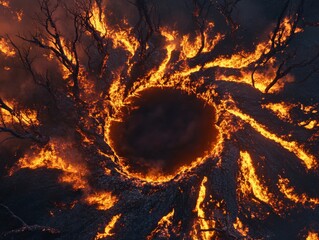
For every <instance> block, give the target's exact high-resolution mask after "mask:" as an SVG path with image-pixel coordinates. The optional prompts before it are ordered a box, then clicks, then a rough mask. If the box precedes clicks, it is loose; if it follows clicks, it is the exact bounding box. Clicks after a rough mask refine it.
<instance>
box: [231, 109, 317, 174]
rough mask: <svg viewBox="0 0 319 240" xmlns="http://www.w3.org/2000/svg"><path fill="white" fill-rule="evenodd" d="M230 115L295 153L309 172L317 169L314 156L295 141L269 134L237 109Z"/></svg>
mask: <svg viewBox="0 0 319 240" xmlns="http://www.w3.org/2000/svg"><path fill="white" fill-rule="evenodd" d="M227 111H228V112H229V113H231V114H233V115H235V116H237V117H239V118H241V119H242V120H243V121H245V122H246V123H248V124H249V125H250V126H251V127H253V128H254V129H255V130H256V131H257V132H259V133H260V134H261V135H263V136H264V137H265V138H268V139H270V140H272V141H274V142H276V143H278V144H280V145H281V146H282V147H283V148H285V149H286V150H288V151H289V152H291V153H294V154H295V155H296V156H297V157H298V158H299V159H300V160H301V161H302V163H303V164H304V165H305V166H306V168H307V169H308V170H310V169H316V168H317V167H318V163H317V160H316V158H315V157H314V156H312V155H311V154H309V153H307V152H306V151H305V150H303V149H302V147H301V146H300V145H299V144H298V143H297V142H295V141H292V142H288V141H286V140H283V139H282V138H280V137H278V136H277V135H276V134H274V133H271V132H269V131H268V130H267V129H266V127H265V126H263V125H262V124H260V123H258V122H257V121H256V120H255V119H253V118H252V117H250V116H249V115H247V114H245V113H242V112H241V111H240V110H239V109H237V108H236V107H234V108H232V109H228V110H227Z"/></svg>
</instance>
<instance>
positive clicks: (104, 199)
mask: <svg viewBox="0 0 319 240" xmlns="http://www.w3.org/2000/svg"><path fill="white" fill-rule="evenodd" d="M85 201H86V203H87V204H89V205H94V206H96V208H97V209H98V210H103V211H106V210H108V209H110V208H111V207H113V206H114V205H115V204H116V202H117V198H116V197H114V196H113V195H112V193H110V192H99V193H93V194H90V195H89V196H87V197H86V199H85Z"/></svg>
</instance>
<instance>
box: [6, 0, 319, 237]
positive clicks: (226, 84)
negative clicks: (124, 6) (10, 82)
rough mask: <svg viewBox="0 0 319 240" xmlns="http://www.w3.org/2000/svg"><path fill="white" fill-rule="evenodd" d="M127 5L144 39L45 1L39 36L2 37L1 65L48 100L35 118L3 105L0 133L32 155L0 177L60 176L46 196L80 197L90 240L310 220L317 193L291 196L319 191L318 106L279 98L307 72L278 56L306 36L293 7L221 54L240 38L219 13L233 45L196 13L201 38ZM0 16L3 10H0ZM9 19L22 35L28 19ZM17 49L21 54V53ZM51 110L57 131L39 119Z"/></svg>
mask: <svg viewBox="0 0 319 240" xmlns="http://www.w3.org/2000/svg"><path fill="white" fill-rule="evenodd" d="M138 2H139V1H136V4H135V5H134V4H133V5H134V6H135V7H137V8H138V10H139V14H140V16H142V17H141V19H140V22H139V23H141V22H142V21H145V26H148V27H149V28H150V29H148V30H147V31H145V29H142V30H141V29H139V27H140V26H139V25H138V24H137V25H136V26H135V27H132V23H131V20H130V19H124V20H123V21H120V22H116V17H115V16H114V15H115V13H112V12H111V11H110V10H109V8H108V7H110V6H111V2H110V1H88V3H85V4H81V3H80V2H79V1H75V2H74V3H72V4H75V5H72V4H71V5H70V6H68V5H67V4H66V5H65V6H64V5H59V3H58V2H57V3H56V5H54V4H52V2H51V1H48V0H44V1H42V2H41V5H40V6H41V7H40V9H41V13H42V15H43V16H42V15H41V16H42V18H44V19H45V24H42V25H41V24H40V26H39V27H41V26H42V28H43V27H44V28H43V30H42V31H43V32H41V33H37V34H34V35H31V36H19V37H18V38H17V39H18V40H17V39H15V38H13V37H9V36H8V37H7V38H5V37H2V36H1V38H0V55H1V56H2V57H3V58H4V59H6V60H8V62H9V60H10V59H15V58H16V57H19V59H20V60H21V62H22V64H23V66H24V68H25V70H26V71H27V72H28V74H29V75H30V79H32V80H33V82H34V83H33V84H35V85H37V86H38V87H39V88H43V89H45V91H46V94H47V95H50V96H51V97H52V99H53V100H52V101H51V102H50V106H49V107H44V108H41V109H38V108H37V106H39V105H36V104H33V105H32V104H29V103H28V102H26V103H25V105H23V103H20V102H19V101H18V100H17V99H14V98H12V97H10V94H8V95H5V96H4V97H2V96H1V98H0V122H1V125H0V130H1V132H3V133H5V134H7V135H10V136H11V135H12V136H14V137H16V138H20V139H24V140H27V141H31V142H32V141H34V142H35V144H30V145H31V146H32V147H30V149H29V150H26V151H24V152H23V153H24V155H23V156H21V157H20V158H19V159H18V160H17V161H16V162H15V164H13V166H10V170H9V171H8V172H9V174H8V176H7V177H8V178H9V179H10V178H14V177H15V176H16V175H17V173H19V171H21V170H22V169H28V170H30V171H31V172H34V173H36V172H37V171H39V170H40V169H47V170H50V171H56V172H58V174H59V177H58V179H57V184H58V185H61V186H69V187H70V188H71V190H70V191H72V192H76V193H78V194H79V195H80V197H78V198H77V200H76V201H74V204H72V207H71V209H70V211H82V210H81V208H82V209H83V208H86V209H89V210H88V211H92V212H93V213H92V216H95V217H92V218H94V220H91V221H92V222H90V224H89V226H88V228H90V230H88V232H90V233H85V234H88V235H86V236H90V238H91V239H109V238H111V239H112V238H118V239H128V238H129V237H133V238H134V237H137V235H138V234H141V235H140V236H138V237H140V238H141V239H157V238H164V239H169V238H172V239H174V238H180V239H184V238H187V237H189V236H191V238H192V239H199V240H206V239H207V240H209V239H225V238H235V239H237V238H248V239H250V238H251V239H256V238H261V239H262V238H267V236H275V235H271V234H272V232H267V231H268V229H263V231H260V232H258V231H259V229H260V227H261V226H260V224H261V223H262V222H265V223H267V224H268V225H267V224H266V226H270V227H271V228H273V229H275V230H274V231H277V230H278V229H277V228H276V226H272V225H271V224H270V222H271V221H272V219H277V221H282V222H285V221H286V219H287V218H289V217H290V216H291V215H293V214H297V213H298V211H299V213H300V212H301V214H304V215H302V216H305V214H310V213H313V211H316V210H318V206H319V195H318V192H317V191H314V190H312V189H310V188H309V187H305V189H303V187H300V186H302V183H303V181H311V179H318V163H319V162H318V152H316V150H314V149H315V147H313V146H314V145H316V144H317V143H318V142H317V141H318V138H319V134H318V128H319V121H318V119H317V116H318V110H317V109H318V106H319V104H317V105H316V104H310V103H307V104H303V103H299V102H296V101H294V102H293V101H291V102H290V101H289V100H288V99H285V98H283V97H282V96H281V95H280V94H281V93H283V92H284V91H285V88H286V87H287V86H289V84H291V83H292V82H294V81H295V80H296V78H297V76H295V75H294V72H293V71H291V69H295V68H297V69H299V68H301V67H303V66H308V64H310V65H311V64H313V62H315V61H316V60H317V59H316V58H313V59H310V60H304V61H302V62H300V63H299V64H298V63H294V64H292V65H290V66H286V64H287V62H289V60H288V59H286V58H285V57H284V54H283V53H284V52H285V51H288V50H287V49H288V47H290V44H291V41H292V39H293V38H294V37H295V36H298V37H300V38H301V37H302V36H303V34H304V33H305V31H306V27H305V24H304V25H302V24H299V21H300V19H299V14H301V13H300V12H299V11H300V9H299V8H302V7H301V6H299V5H298V6H297V7H296V12H295V13H294V14H288V13H289V11H286V10H287V8H288V7H289V6H290V5H288V4H286V5H285V6H284V7H283V12H282V14H281V15H280V17H279V18H278V21H277V23H275V24H272V25H271V26H269V29H270V28H271V30H269V34H268V35H267V37H261V38H260V39H256V40H255V41H256V42H255V43H254V44H253V45H252V46H251V48H250V49H247V50H246V49H242V48H240V47H239V46H236V47H234V49H228V47H221V46H223V44H229V37H230V36H233V37H234V38H235V34H234V33H235V32H236V31H237V30H238V28H240V26H239V25H236V24H235V23H232V21H231V19H230V18H228V17H227V12H223V11H221V10H220V7H221V6H222V5H220V6H219V8H218V7H217V8H216V9H217V10H218V9H219V11H221V12H222V13H223V14H222V15H224V16H225V17H226V22H227V24H229V26H231V33H230V34H228V33H226V32H224V31H220V29H219V28H218V22H215V21H214V20H213V19H209V18H207V19H204V20H203V19H200V18H199V15H200V14H202V13H200V12H201V11H204V9H205V8H204V7H203V8H202V9H201V11H199V9H198V8H200V4H198V5H196V4H195V7H194V9H193V12H192V13H191V14H192V17H193V18H194V19H196V21H195V22H196V23H197V24H199V25H200V24H202V25H200V27H199V28H198V29H197V30H196V31H194V33H193V34H190V33H182V31H180V30H179V29H178V28H175V27H174V25H172V26H165V25H163V26H162V25H160V24H158V26H151V25H150V23H149V21H153V20H150V19H149V18H148V17H149V16H148V14H150V12H152V11H153V10H154V9H155V8H154V9H153V10H149V12H148V11H146V10H145V9H144V8H145V6H144V5H142V6H139V5H138ZM142 2H143V1H142ZM194 2H197V1H194ZM238 2H239V1H238ZM288 2H289V1H288ZM301 2H303V1H301ZM0 5H2V6H3V8H5V9H7V10H6V11H9V10H10V11H13V10H12V9H11V4H9V2H7V1H1V2H0ZM66 6H67V7H66ZM210 6H211V7H215V5H210ZM234 6H235V5H234ZM8 9H9V10H8ZM75 9H76V10H75ZM154 11H155V10H154ZM146 12H147V13H146ZM204 12H205V11H204ZM18 13H23V11H22V10H21V9H19V12H14V14H15V16H19V20H18V21H19V22H22V23H23V21H24V18H26V16H25V14H20V15H17V14H18ZM64 15H66V16H64ZM62 16H63V17H65V18H66V19H67V20H68V22H69V23H72V24H70V26H73V28H74V29H73V28H71V29H72V31H70V29H69V28H67V27H65V26H64V25H63V24H61V21H59V19H60V18H63V17H62ZM40 19H41V18H40ZM154 21H155V20H154ZM114 22H116V23H114ZM145 26H144V27H145ZM70 32H72V33H70ZM232 34H234V35H232ZM228 35H229V36H228ZM257 40H258V41H257ZM15 41H17V42H18V43H20V44H21V42H22V43H24V44H30V46H29V48H27V49H23V50H22V48H21V49H20V48H19V45H18V44H17V43H15ZM34 49H36V50H34ZM225 49H227V50H229V52H227V51H226V52H225V53H223V50H225ZM32 51H39V54H38V55H39V56H41V57H39V58H41V61H43V62H45V64H47V66H46V67H47V69H45V70H43V69H41V66H42V65H41V64H40V63H38V62H37V58H35V57H34V58H32V57H33V55H32V54H31V53H32ZM287 58H289V57H287ZM3 69H4V70H6V71H7V72H8V74H10V73H11V72H12V69H11V68H10V67H8V66H5V67H4V68H3ZM39 69H40V70H39ZM52 69H54V71H56V72H54V74H53V73H51V72H50V71H52ZM314 72H315V71H314ZM52 79H58V80H56V82H57V83H55V82H54V80H52ZM272 97H273V98H272ZM276 97H277V98H278V99H279V100H278V99H276ZM273 99H274V100H273ZM48 102H49V101H48ZM19 104H21V106H20V105H19ZM183 104H184V105H185V106H183ZM51 108H52V109H54V110H52V109H51ZM54 111H56V113H57V114H56V113H54V119H55V120H52V121H51V119H50V120H48V119H49V118H50V117H47V116H46V114H48V116H52V115H49V114H52V112H54ZM295 112H297V113H299V115H298V117H294V114H295ZM59 114H61V116H59ZM194 116H196V117H194ZM299 116H301V117H300V118H299ZM162 117H163V118H162ZM267 117H269V119H271V120H270V121H269V122H267ZM52 118H53V117H52ZM60 118H62V119H63V118H65V119H64V120H65V122H64V120H61V119H60ZM158 119H160V120H158ZM54 121H56V122H54ZM158 121H160V122H165V121H169V124H168V123H166V124H164V126H163V125H161V124H159V122H158ZM175 121H176V122H175ZM271 121H273V122H271ZM46 124H47V125H48V128H52V129H53V130H47V129H46ZM170 124H171V125H170ZM280 124H285V126H289V127H288V128H287V129H281V128H279V127H278V125H280ZM52 126H54V127H52ZM167 126H169V127H167ZM166 127H167V128H166ZM179 127H180V128H179ZM61 129H62V130H61ZM291 129H297V130H296V131H292V130H291ZM150 133H152V134H150ZM46 134H47V135H49V136H46ZM64 134H67V135H69V136H68V137H67V138H64V137H63V136H64ZM179 134H180V135H179ZM174 137H176V138H174ZM185 139H186V140H185ZM189 139H190V140H189ZM170 141H173V143H172V142H170ZM165 144H167V147H166V146H165V147H163V145H165ZM180 146H181V147H180ZM267 148H268V149H267ZM175 149H177V150H176V152H175ZM193 149H195V150H193ZM269 149H270V150H269ZM156 151H160V152H156ZM192 151H193V152H192ZM172 152H173V153H172ZM181 153H182V154H181ZM292 176H295V177H292ZM302 176H304V177H305V180H298V179H299V178H302ZM298 181H299V182H300V183H299V182H298ZM295 183H296V185H294V184H295ZM305 185H307V184H305ZM78 209H80V210H78ZM295 210H296V211H297V213H295V212H294V211H295ZM61 211H62V212H63V210H61ZM292 213H293V214H292ZM52 215H54V214H52ZM146 216H147V217H146ZM149 216H152V217H149ZM153 216H154V217H153ZM52 217H54V216H52ZM142 220H143V222H141V221H142ZM50 222H54V221H53V220H52V221H50ZM143 224H144V225H143ZM298 224H300V223H299V222H298ZM307 224H309V223H308V222H307ZM309 225H310V224H309ZM309 225H305V226H299V225H298V229H299V230H298V233H297V234H298V236H301V235H302V237H304V238H307V239H318V234H317V233H316V229H317V228H316V224H313V226H309ZM285 227H286V228H288V227H289V226H288V225H285ZM91 228H92V229H91ZM266 228H267V227H266ZM26 229H28V228H26ZM296 231H297V230H296ZM48 232H50V231H48ZM53 232H54V231H53ZM61 232H63V229H61ZM10 234H11V233H10ZM134 234H135V235H134ZM279 234H280V233H279ZM280 236H281V235H280ZM0 237H1V235H0ZM281 237H282V236H281Z"/></svg>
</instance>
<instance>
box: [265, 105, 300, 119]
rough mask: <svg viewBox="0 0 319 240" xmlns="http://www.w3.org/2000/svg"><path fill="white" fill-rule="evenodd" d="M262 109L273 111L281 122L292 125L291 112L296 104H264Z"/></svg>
mask: <svg viewBox="0 0 319 240" xmlns="http://www.w3.org/2000/svg"><path fill="white" fill-rule="evenodd" d="M262 107H263V108H266V109H269V110H271V111H272V112H273V113H275V114H276V116H277V117H278V118H280V119H281V120H283V121H286V122H290V123H292V119H291V116H290V111H291V110H292V109H293V108H294V107H296V104H291V103H285V102H279V103H268V104H263V105H262Z"/></svg>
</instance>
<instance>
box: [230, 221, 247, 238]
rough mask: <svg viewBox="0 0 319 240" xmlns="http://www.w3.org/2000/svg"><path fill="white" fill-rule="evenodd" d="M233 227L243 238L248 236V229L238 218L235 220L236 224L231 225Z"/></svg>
mask: <svg viewBox="0 0 319 240" xmlns="http://www.w3.org/2000/svg"><path fill="white" fill-rule="evenodd" d="M233 226H234V228H235V229H236V230H237V231H238V232H239V233H240V234H241V235H242V236H243V237H246V236H247V235H248V232H249V228H248V227H246V226H244V224H243V223H242V222H241V221H240V219H239V218H238V217H237V218H236V222H234V223H233Z"/></svg>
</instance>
